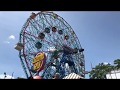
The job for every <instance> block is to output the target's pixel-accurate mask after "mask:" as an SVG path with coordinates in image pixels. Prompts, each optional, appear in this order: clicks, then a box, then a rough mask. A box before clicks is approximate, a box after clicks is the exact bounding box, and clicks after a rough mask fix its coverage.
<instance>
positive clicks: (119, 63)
mask: <svg viewBox="0 0 120 90" xmlns="http://www.w3.org/2000/svg"><path fill="white" fill-rule="evenodd" d="M114 64H115V68H116V69H117V70H118V69H120V59H116V60H114Z"/></svg>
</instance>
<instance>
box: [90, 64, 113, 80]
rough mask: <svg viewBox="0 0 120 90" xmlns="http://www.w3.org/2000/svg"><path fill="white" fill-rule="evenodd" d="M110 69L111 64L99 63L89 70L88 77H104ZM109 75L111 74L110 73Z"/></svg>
mask: <svg viewBox="0 0 120 90" xmlns="http://www.w3.org/2000/svg"><path fill="white" fill-rule="evenodd" d="M111 70H112V65H111V64H104V63H99V64H98V65H96V66H95V68H94V69H92V70H91V71H90V75H89V77H90V78H91V79H106V74H107V73H110V72H111ZM110 75H111V74H110Z"/></svg>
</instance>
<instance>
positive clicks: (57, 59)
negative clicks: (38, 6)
mask: <svg viewBox="0 0 120 90" xmlns="http://www.w3.org/2000/svg"><path fill="white" fill-rule="evenodd" d="M15 48H16V49H17V50H19V57H20V60H21V64H22V67H23V69H24V72H25V74H26V77H27V78H29V77H31V76H32V77H33V76H35V75H40V76H41V77H42V78H43V79H52V78H53V77H54V76H55V75H56V74H59V78H60V79H62V78H64V77H65V76H67V75H68V74H70V73H76V74H78V75H81V76H82V77H85V74H84V72H85V60H84V54H83V51H84V49H82V47H81V44H80V42H79V40H78V38H77V36H76V34H75V32H74V31H73V29H72V28H71V26H70V25H69V24H68V23H67V22H66V21H65V20H64V19H63V18H62V17H60V16H59V15H57V14H55V13H53V12H50V11H41V12H38V13H32V15H30V17H29V18H28V19H27V21H26V22H25V24H24V25H23V27H22V30H21V32H20V37H19V42H18V43H17V46H16V47H15Z"/></svg>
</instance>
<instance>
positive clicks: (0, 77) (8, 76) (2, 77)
mask: <svg viewBox="0 0 120 90" xmlns="http://www.w3.org/2000/svg"><path fill="white" fill-rule="evenodd" d="M0 79H14V77H12V76H10V75H6V77H5V75H3V74H1V75H0Z"/></svg>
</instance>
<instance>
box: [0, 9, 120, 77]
mask: <svg viewBox="0 0 120 90" xmlns="http://www.w3.org/2000/svg"><path fill="white" fill-rule="evenodd" d="M36 12H37V11H36ZM31 13H32V11H30V12H28V11H8V12H6V11H1V12H0V37H1V38H0V74H3V73H4V72H6V73H7V74H9V75H11V74H12V73H13V72H14V77H18V76H22V77H25V74H24V72H23V69H22V66H21V62H20V59H19V56H18V51H16V50H15V49H14V45H15V44H16V43H17V42H18V39H19V33H20V31H21V28H22V26H23V24H24V23H25V21H26V20H27V18H28V17H29V16H30V15H31ZM55 13H57V14H58V15H60V16H61V17H63V18H64V19H65V20H66V21H67V22H68V23H69V24H70V25H71V27H72V28H73V30H74V31H75V33H76V35H77V37H78V38H79V41H80V43H81V45H82V47H83V48H84V49H85V51H84V55H85V67H86V70H88V71H89V70H90V69H91V66H90V65H91V64H90V62H92V64H93V66H95V65H96V64H98V63H101V62H109V63H112V62H113V60H115V59H118V58H120V54H119V52H120V40H119V38H120V12H116V11H64V12H63V11H55ZM12 35H13V36H14V37H13V36H12Z"/></svg>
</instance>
